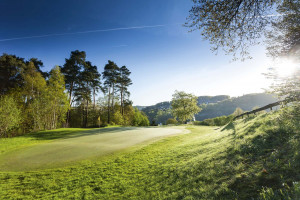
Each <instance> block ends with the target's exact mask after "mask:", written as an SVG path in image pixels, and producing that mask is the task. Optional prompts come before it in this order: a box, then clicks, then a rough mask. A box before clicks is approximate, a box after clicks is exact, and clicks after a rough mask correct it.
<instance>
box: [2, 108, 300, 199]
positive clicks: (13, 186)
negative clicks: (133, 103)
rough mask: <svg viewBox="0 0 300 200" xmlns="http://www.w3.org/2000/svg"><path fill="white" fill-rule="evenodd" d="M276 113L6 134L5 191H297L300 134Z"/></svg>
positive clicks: (195, 195) (223, 195) (232, 195)
mask: <svg viewBox="0 0 300 200" xmlns="http://www.w3.org/2000/svg"><path fill="white" fill-rule="evenodd" d="M276 117H278V114H277V113H274V114H262V115H259V116H257V117H255V116H253V117H250V118H247V119H240V120H237V121H235V122H231V123H229V124H227V125H226V126H223V127H216V126H215V127H214V126H195V125H185V126H183V125H182V126H163V127H153V128H148V127H144V128H140V127H107V128H100V129H99V128H94V129H77V128H67V129H56V130H51V131H40V132H35V133H30V134H27V135H24V136H19V137H13V138H3V139H1V140H0V163H1V166H0V196H1V199H251V198H255V199H257V198H258V199H274V197H278V198H277V199H280V198H281V197H289V196H293V197H297V194H299V193H297V188H298V187H299V184H298V183H296V182H295V183H293V180H295V177H299V175H300V174H299V171H298V170H297V169H298V167H297V166H299V162H298V159H297V157H298V156H299V155H298V154H297V151H298V148H299V140H298V139H297V138H295V135H293V134H292V133H289V134H288V135H287V133H284V132H280V131H278V129H277V128H276V127H278V126H277V124H276V120H274V119H276ZM281 131H282V130H281ZM275 136H276V137H275ZM274 152H275V153H274ZM291 184H294V186H293V188H290V186H291ZM297 184H298V185H297Z"/></svg>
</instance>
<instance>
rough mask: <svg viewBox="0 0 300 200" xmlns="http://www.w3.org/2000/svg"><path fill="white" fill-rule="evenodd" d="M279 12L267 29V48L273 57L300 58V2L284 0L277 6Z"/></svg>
mask: <svg viewBox="0 0 300 200" xmlns="http://www.w3.org/2000/svg"><path fill="white" fill-rule="evenodd" d="M277 12H278V13H279V14H280V17H278V18H277V19H276V20H274V22H273V23H272V30H271V31H268V32H267V34H266V36H267V38H268V39H267V45H268V47H267V50H268V53H269V55H271V56H272V57H273V58H277V57H288V58H292V59H296V60H297V61H298V62H299V60H300V57H299V55H300V48H299V45H300V2H299V1H298V0H289V1H284V3H283V4H281V5H280V6H278V9H277Z"/></svg>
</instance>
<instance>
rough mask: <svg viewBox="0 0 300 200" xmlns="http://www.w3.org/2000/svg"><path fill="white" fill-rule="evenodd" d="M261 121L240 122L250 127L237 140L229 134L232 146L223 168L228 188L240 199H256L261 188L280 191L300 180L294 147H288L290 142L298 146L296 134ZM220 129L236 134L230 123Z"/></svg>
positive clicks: (270, 122)
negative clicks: (246, 136) (226, 171)
mask: <svg viewBox="0 0 300 200" xmlns="http://www.w3.org/2000/svg"><path fill="white" fill-rule="evenodd" d="M251 120H253V121H251ZM261 120H262V118H251V119H245V120H244V121H243V122H241V123H249V122H250V124H248V125H247V127H246V128H245V130H244V131H243V133H239V134H240V136H239V137H236V136H235V135H233V134H232V139H231V145H230V146H231V147H229V148H228V149H227V151H226V158H225V159H226V163H227V164H226V165H228V166H227V167H228V168H229V171H230V172H229V173H230V174H231V175H232V177H231V180H230V182H229V186H228V187H229V188H230V189H231V190H233V191H234V192H235V193H236V194H238V197H239V199H252V198H258V191H260V190H261V189H262V188H272V189H273V190H274V191H279V190H281V189H284V187H285V186H284V185H286V184H287V185H288V187H291V186H292V183H293V182H294V181H295V180H299V179H300V172H299V170H297V169H299V165H300V161H299V160H298V161H297V159H296V156H295V152H296V147H294V148H291V141H292V143H293V144H294V145H295V144H297V145H295V146H297V147H299V144H300V139H299V138H298V139H294V136H295V135H296V132H295V133H293V134H289V133H288V130H284V129H281V128H280V127H279V126H278V124H277V123H276V121H272V120H267V121H261ZM223 130H232V131H233V133H235V132H236V131H238V130H236V128H235V127H234V124H231V123H230V124H228V125H227V126H225V127H224V128H223V129H222V131H223ZM262 130H263V132H262ZM258 132H261V134H257V135H255V136H253V137H249V138H247V139H245V138H244V137H243V136H244V135H251V134H255V133H258Z"/></svg>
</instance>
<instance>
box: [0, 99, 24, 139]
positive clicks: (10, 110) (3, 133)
mask: <svg viewBox="0 0 300 200" xmlns="http://www.w3.org/2000/svg"><path fill="white" fill-rule="evenodd" d="M20 121H21V111H20V109H19V108H18V105H17V102H16V101H15V99H14V98H13V97H12V96H8V95H4V96H0V137H7V136H8V133H9V131H10V130H12V129H13V128H16V127H18V126H19V123H20Z"/></svg>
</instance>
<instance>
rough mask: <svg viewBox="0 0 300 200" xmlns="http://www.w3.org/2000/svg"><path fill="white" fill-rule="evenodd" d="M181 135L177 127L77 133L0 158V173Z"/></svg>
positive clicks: (63, 162)
mask: <svg viewBox="0 0 300 200" xmlns="http://www.w3.org/2000/svg"><path fill="white" fill-rule="evenodd" d="M182 132H184V129H183V128H181V129H179V128H135V127H132V128H107V129H92V130H87V131H84V132H79V133H77V134H75V135H72V137H69V138H64V139H56V140H54V141H52V142H48V143H42V144H37V145H34V146H31V147H27V148H22V149H18V150H16V151H13V152H8V153H6V154H3V155H1V156H0V170H1V171H27V170H37V169H46V168H52V167H61V166H66V165H68V164H70V163H73V162H75V161H80V160H85V159H89V158H95V157H98V156H102V155H107V154H109V153H113V152H116V151H119V150H122V149H125V148H128V147H131V146H133V145H136V144H139V143H142V142H145V141H151V140H154V139H157V138H159V137H165V136H170V135H174V134H178V133H182Z"/></svg>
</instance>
